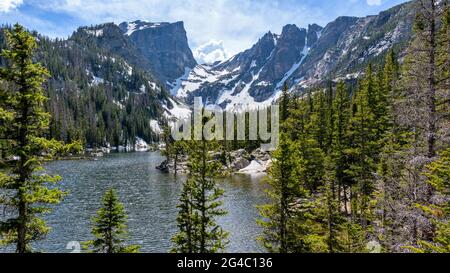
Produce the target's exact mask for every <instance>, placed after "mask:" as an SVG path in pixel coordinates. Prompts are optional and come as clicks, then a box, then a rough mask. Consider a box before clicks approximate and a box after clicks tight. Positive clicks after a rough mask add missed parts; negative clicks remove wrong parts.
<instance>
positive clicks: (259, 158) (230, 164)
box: [156, 148, 272, 174]
mask: <svg viewBox="0 0 450 273" xmlns="http://www.w3.org/2000/svg"><path fill="white" fill-rule="evenodd" d="M212 157H213V158H214V160H220V158H221V157H223V155H222V154H221V153H213V154H212ZM226 157H227V160H226V161H227V162H226V163H223V164H222V170H221V171H222V173H224V174H227V173H228V174H231V173H243V174H266V173H267V170H268V168H269V167H270V165H271V164H272V158H271V156H270V153H269V152H264V151H262V150H261V149H259V148H258V149H256V150H254V151H253V152H251V153H249V152H247V151H246V150H245V149H240V150H237V151H232V152H229V153H227V155H226ZM175 161H176V172H177V173H188V172H189V170H188V166H187V163H188V156H186V155H182V156H179V157H178V158H177V160H175V159H170V160H164V161H163V162H162V163H161V164H160V165H159V166H157V167H156V169H157V170H159V171H161V172H164V173H175Z"/></svg>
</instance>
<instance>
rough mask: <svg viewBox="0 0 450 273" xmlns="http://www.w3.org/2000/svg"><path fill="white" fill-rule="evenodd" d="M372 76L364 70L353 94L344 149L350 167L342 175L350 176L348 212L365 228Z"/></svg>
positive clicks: (372, 138)
mask: <svg viewBox="0 0 450 273" xmlns="http://www.w3.org/2000/svg"><path fill="white" fill-rule="evenodd" d="M374 90H375V85H374V74H373V71H372V68H371V66H369V67H368V68H367V70H366V75H365V78H364V79H363V80H362V81H361V84H360V88H359V90H358V91H357V92H356V93H355V94H354V97H353V102H352V116H351V118H350V121H349V128H348V130H347V137H348V139H349V144H350V146H349V147H348V148H347V149H346V150H345V153H346V157H348V158H349V159H350V166H349V168H348V169H347V170H345V173H346V174H347V175H349V176H351V177H352V181H353V187H352V188H351V192H350V195H351V200H350V201H351V202H352V206H351V212H352V214H353V217H358V218H359V219H360V223H361V224H362V225H363V226H364V227H365V226H366V225H367V223H368V221H369V218H370V216H369V215H370V209H369V205H370V199H371V196H372V193H373V190H374V183H373V176H372V173H373V171H374V168H375V156H376V155H377V154H376V150H375V145H376V131H375V128H376V127H375V115H374V112H373V109H372V106H373V105H376V102H375V99H376V96H375V91H374Z"/></svg>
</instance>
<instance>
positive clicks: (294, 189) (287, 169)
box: [258, 132, 307, 253]
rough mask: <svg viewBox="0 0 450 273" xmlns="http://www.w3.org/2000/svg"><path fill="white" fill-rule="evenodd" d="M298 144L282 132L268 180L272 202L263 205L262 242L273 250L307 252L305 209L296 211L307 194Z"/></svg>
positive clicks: (261, 208) (276, 251)
mask: <svg viewBox="0 0 450 273" xmlns="http://www.w3.org/2000/svg"><path fill="white" fill-rule="evenodd" d="M296 151H298V146H295V143H294V142H292V141H291V140H289V138H288V136H287V133H284V132H281V134H280V141H279V146H278V149H277V150H276V151H275V152H274V154H273V164H272V166H271V167H270V169H269V179H268V182H269V184H270V185H271V190H270V191H269V197H270V198H271V199H272V203H271V204H267V205H263V206H261V207H260V215H261V216H262V217H263V219H261V220H258V224H259V225H261V226H262V227H263V228H264V231H263V235H262V236H261V237H260V241H261V242H262V244H263V246H264V247H265V248H266V249H267V250H268V251H270V252H275V253H293V252H305V251H307V244H306V243H305V242H304V239H303V235H304V234H305V233H306V230H305V228H304V225H303V223H302V222H303V221H304V216H303V211H301V210H300V211H295V210H294V211H293V209H292V208H291V207H292V206H293V204H294V203H295V202H296V201H297V200H299V199H302V198H303V199H304V198H306V196H307V193H306V191H305V190H304V189H303V188H302V187H300V184H299V179H298V175H297V170H298V169H301V167H300V166H299V164H301V163H300V160H301V159H300V158H299V157H298V156H296Z"/></svg>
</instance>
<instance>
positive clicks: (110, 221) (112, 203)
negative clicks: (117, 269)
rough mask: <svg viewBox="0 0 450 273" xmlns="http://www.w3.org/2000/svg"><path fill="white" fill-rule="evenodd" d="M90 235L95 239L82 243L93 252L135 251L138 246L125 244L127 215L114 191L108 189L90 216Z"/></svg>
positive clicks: (137, 250)
mask: <svg viewBox="0 0 450 273" xmlns="http://www.w3.org/2000/svg"><path fill="white" fill-rule="evenodd" d="M92 221H93V228H92V235H94V237H95V239H94V240H91V241H87V242H85V243H84V248H85V249H86V250H88V251H89V252H94V253H137V252H139V249H140V246H138V245H130V246H126V245H125V244H124V241H125V240H126V239H127V235H128V232H127V226H126V222H127V215H126V213H125V209H124V206H123V204H122V203H120V201H119V197H118V196H117V193H116V191H114V190H113V189H110V190H108V191H106V193H105V195H104V196H103V204H102V207H101V208H100V209H99V210H98V211H97V215H96V216H95V217H93V218H92Z"/></svg>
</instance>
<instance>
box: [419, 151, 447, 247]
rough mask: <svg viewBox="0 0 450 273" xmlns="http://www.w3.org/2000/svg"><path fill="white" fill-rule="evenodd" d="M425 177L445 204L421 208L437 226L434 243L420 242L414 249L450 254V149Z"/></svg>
mask: <svg viewBox="0 0 450 273" xmlns="http://www.w3.org/2000/svg"><path fill="white" fill-rule="evenodd" d="M425 175H426V176H427V178H428V183H430V184H431V185H432V186H433V187H434V188H435V189H436V190H437V191H438V192H439V194H441V195H442V196H443V197H444V200H445V201H443V202H441V203H440V204H437V205H432V206H426V205H425V206H420V207H421V209H423V210H424V211H425V212H426V213H427V214H428V215H431V216H432V217H433V219H434V223H435V225H436V231H435V234H434V238H433V242H427V241H420V242H419V246H420V247H418V248H417V247H416V248H412V249H413V250H414V251H416V252H421V253H423V252H426V253H450V220H449V218H450V201H449V198H448V197H449V196H450V149H447V150H445V151H443V152H442V153H441V154H440V158H439V159H438V160H436V161H435V162H433V163H431V164H429V165H428V166H427V171H426V173H425Z"/></svg>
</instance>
